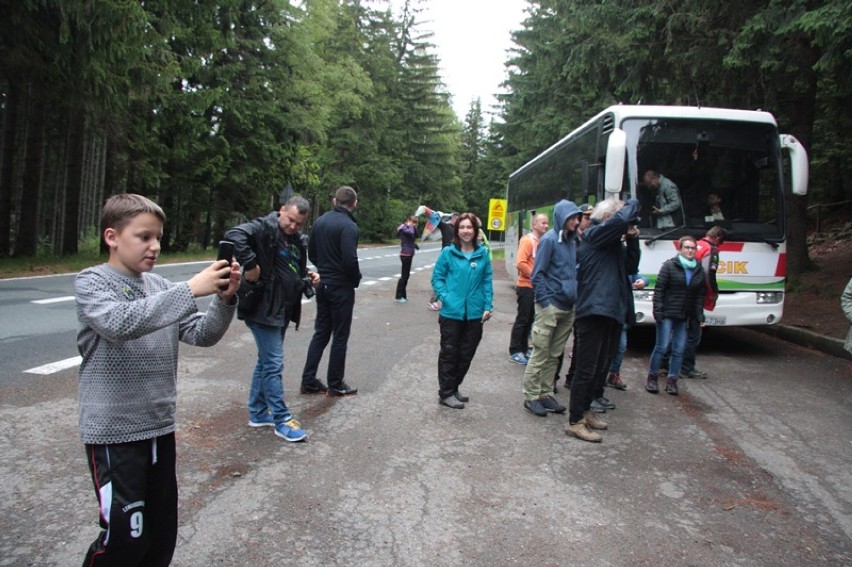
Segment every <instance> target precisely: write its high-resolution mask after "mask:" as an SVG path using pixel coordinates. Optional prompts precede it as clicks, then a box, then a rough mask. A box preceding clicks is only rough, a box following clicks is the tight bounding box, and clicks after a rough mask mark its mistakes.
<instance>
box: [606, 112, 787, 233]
mask: <svg viewBox="0 0 852 567" xmlns="http://www.w3.org/2000/svg"><path fill="white" fill-rule="evenodd" d="M621 127H622V129H623V130H624V131H625V133H626V134H627V148H628V150H627V159H628V175H629V176H630V183H631V186H632V187H635V188H636V196H637V198H638V199H639V200H640V202H641V203H642V221H641V224H640V228H641V229H642V237H643V238H653V239H658V238H665V239H676V238H679V237H680V236H682V235H683V234H702V233H703V232H701V229H706V228H708V227H710V226H712V225H720V226H723V227H724V228H726V229H727V230H728V239H729V240H738V241H752V242H760V241H763V242H769V243H774V242H781V241H783V240H784V234H785V231H784V200H783V184H784V183H783V177H782V168H781V149H780V144H779V136H778V132H777V130H776V128H775V127H774V126H773V125H772V124H765V123H755V122H748V123H746V122H734V121H726V120H707V119H686V118H627V119H625V120H624V121H623V123H622V125H621ZM649 170H653V171H655V172H657V173H658V174H659V175H661V176H662V178H660V179H659V180H660V181H662V182H663V184H664V186H665V183H666V181H665V180H668V181H669V183H674V185H675V186H676V191H674V192H675V193H676V195H677V196H678V197H679V200H680V204H679V207H677V209H676V210H674V211H672V212H671V213H669V214H665V215H663V214H656V215H654V214H651V211H652V207H653V206H654V205H655V204H659V199H658V197H657V195H658V193H660V192H661V191H660V189H659V188H656V187H655V186H654V184H653V183H645V173H646V172H647V171H649ZM652 178H653V175H652ZM668 187H669V191H668V192H669V194H672V192H673V190H672V189H671V188H670V185H669V186H668ZM669 208H672V207H671V206H670V207H669ZM661 217H667V218H661Z"/></svg>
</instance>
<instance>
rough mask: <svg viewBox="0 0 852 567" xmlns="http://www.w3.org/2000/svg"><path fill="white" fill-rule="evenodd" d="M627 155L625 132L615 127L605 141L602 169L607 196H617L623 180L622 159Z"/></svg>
mask: <svg viewBox="0 0 852 567" xmlns="http://www.w3.org/2000/svg"><path fill="white" fill-rule="evenodd" d="M626 155H627V134H626V133H625V132H624V130H622V129H621V128H616V129H615V130H613V131H612V133H611V134H610V135H609V140H608V141H607V143H606V170H605V171H604V191H606V196H607V198H609V197H618V194H619V193H621V183H622V181H623V180H624V161H625V156H626Z"/></svg>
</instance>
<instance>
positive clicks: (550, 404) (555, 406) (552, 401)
mask: <svg viewBox="0 0 852 567" xmlns="http://www.w3.org/2000/svg"><path fill="white" fill-rule="evenodd" d="M538 402H539V403H540V404H541V405H543V406H544V409H546V410H547V411H549V412H552V413H565V410H566V409H568V408H566V407H565V406H563V405H562V404H560V403H559V402H557V401H556V398H554V397H553V396H545V397H543V398H539V399H538Z"/></svg>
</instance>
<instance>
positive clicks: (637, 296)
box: [633, 289, 654, 301]
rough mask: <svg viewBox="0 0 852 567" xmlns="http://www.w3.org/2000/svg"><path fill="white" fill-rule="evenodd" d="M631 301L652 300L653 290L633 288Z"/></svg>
mask: <svg viewBox="0 0 852 567" xmlns="http://www.w3.org/2000/svg"><path fill="white" fill-rule="evenodd" d="M633 301H654V290H651V289H649V290H647V291H646V290H644V289H641V290H638V289H637V290H634V291H633Z"/></svg>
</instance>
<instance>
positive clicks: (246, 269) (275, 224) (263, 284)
mask: <svg viewBox="0 0 852 567" xmlns="http://www.w3.org/2000/svg"><path fill="white" fill-rule="evenodd" d="M309 212H310V205H309V203H308V201H307V200H306V199H305V198H304V197H300V196H298V195H296V196H293V197H290V199H289V200H288V201H287V202H286V203H285V204H283V205H282V206H281V210H279V211H277V212H273V213H270V214H268V215H266V216H263V217H258V218H256V219H254V220H251V221H249V222H247V223H244V224H241V225H239V226H236V227H234V228H232V229H231V230H229V231H227V232H226V233H225V239H227V240H230V241H231V242H233V243H234V255H235V256H236V258H237V259H238V261H239V263H240V265H241V266H243V281H242V282H241V284H240V285H241V288H242V291H241V292H240V294H239V300H240V301H239V306H238V308H237V317H238V318H239V319H242V320H244V321H245V322H246V326H248V328H249V330H251V333H252V336H254V342H255V344H256V345H257V364H256V365H255V368H254V374H253V375H252V382H251V389H250V390H249V399H248V409H249V422H248V424H249V426H250V427H274V428H275V435H277V436H278V437H281V438H282V439H284V440H285V441H302V440H303V439H305V438H306V437H307V433H305V432H304V431H303V430H302V426H301V424H300V423H299V422H298V421H297V420H296V419H294V418H293V415H292V414H291V413H290V410H289V409H288V408H287V405H286V404H285V403H284V385H283V383H282V380H281V375H282V373H283V371H284V332H285V331H286V330H287V325H289V324H290V321H292V322H293V323H294V324H295V325H296V329H298V328H299V319H300V317H301V314H302V296H303V295H305V296H308V297H310V296H312V295H313V287H312V286H317V285H319V281H320V278H319V275H317V274H316V273H314V272H309V271H308V270H307V265H308V258H307V253H306V239H307V237H306V236H305V235H303V234H302V233H301V229H302V225H303V224H304V223H305V221H306V220H307V218H308V213H309Z"/></svg>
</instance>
